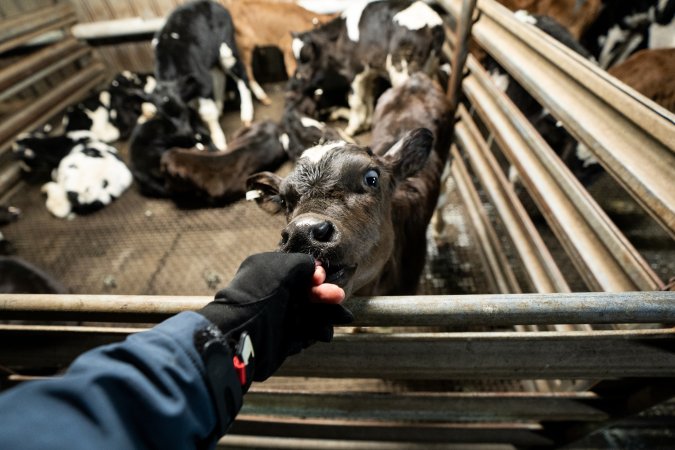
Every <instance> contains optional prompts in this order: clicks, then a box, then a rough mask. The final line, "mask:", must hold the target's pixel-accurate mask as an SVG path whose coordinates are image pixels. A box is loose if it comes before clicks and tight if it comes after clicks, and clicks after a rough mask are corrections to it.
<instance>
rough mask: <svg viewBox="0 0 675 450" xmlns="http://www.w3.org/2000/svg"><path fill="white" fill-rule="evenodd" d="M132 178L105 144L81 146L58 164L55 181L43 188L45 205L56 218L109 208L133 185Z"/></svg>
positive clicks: (95, 143) (54, 176)
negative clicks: (107, 206) (110, 204)
mask: <svg viewBox="0 0 675 450" xmlns="http://www.w3.org/2000/svg"><path fill="white" fill-rule="evenodd" d="M131 181H132V176H131V172H130V171H129V169H127V166H126V165H125V164H124V163H123V162H122V160H121V159H120V157H119V156H118V154H117V150H116V149H115V148H114V147H111V146H109V145H107V144H105V143H103V142H95V141H92V142H87V143H84V144H78V145H76V146H75V148H73V150H72V151H71V152H70V153H69V154H68V155H67V156H66V157H65V158H63V160H61V162H60V163H59V166H58V168H57V170H56V171H55V173H54V174H53V181H51V182H49V183H47V184H45V185H44V186H42V192H44V193H45V194H47V202H46V206H47V209H48V210H49V212H51V213H52V214H53V215H55V216H56V217H67V216H68V215H69V214H70V213H71V212H74V213H77V214H84V213H88V212H93V211H96V210H98V209H101V208H103V207H104V206H106V205H108V204H109V203H110V202H112V201H113V200H114V199H116V198H117V197H119V196H120V195H122V193H123V192H124V191H125V190H126V189H127V188H128V187H129V186H130V185H131Z"/></svg>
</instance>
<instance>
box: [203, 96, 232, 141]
mask: <svg viewBox="0 0 675 450" xmlns="http://www.w3.org/2000/svg"><path fill="white" fill-rule="evenodd" d="M197 111H198V112H199V117H201V119H202V121H203V122H204V123H205V124H206V126H207V128H208V129H209V134H210V135H211V140H212V141H213V145H215V146H216V148H217V149H218V150H221V151H223V150H225V149H227V141H226V140H225V133H223V129H222V128H221V127H220V122H218V119H219V118H220V111H218V107H217V106H216V102H215V101H214V100H213V99H212V98H198V99H197Z"/></svg>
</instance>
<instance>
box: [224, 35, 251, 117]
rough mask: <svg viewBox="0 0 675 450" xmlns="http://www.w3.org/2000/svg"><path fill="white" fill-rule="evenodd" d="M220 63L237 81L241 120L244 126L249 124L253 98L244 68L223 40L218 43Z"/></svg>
mask: <svg viewBox="0 0 675 450" xmlns="http://www.w3.org/2000/svg"><path fill="white" fill-rule="evenodd" d="M220 64H221V66H222V68H223V70H224V71H225V72H227V73H228V74H229V75H230V76H232V78H234V79H235V81H236V83H237V90H238V91H239V98H240V99H241V100H240V104H239V109H240V113H239V114H240V117H241V121H242V122H243V124H244V126H250V125H251V123H252V122H253V100H252V97H251V90H250V89H249V83H248V76H247V75H246V69H245V68H244V65H243V64H242V62H241V59H240V58H239V57H238V55H237V54H236V53H235V52H234V51H233V49H232V48H230V46H229V45H227V44H226V43H225V42H223V43H222V44H220Z"/></svg>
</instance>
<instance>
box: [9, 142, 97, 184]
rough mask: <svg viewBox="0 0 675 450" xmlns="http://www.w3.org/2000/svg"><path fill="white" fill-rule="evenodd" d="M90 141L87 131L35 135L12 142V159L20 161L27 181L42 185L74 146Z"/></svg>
mask: <svg viewBox="0 0 675 450" xmlns="http://www.w3.org/2000/svg"><path fill="white" fill-rule="evenodd" d="M90 140H91V133H90V132H88V131H71V132H68V133H66V134H63V135H60V136H46V135H44V134H43V133H35V134H32V135H27V136H25V137H20V138H19V139H17V140H16V141H15V142H14V145H13V151H14V157H15V158H17V159H18V160H19V161H20V163H21V168H22V169H23V172H24V175H25V176H26V178H27V179H28V180H29V181H32V182H39V183H44V182H45V181H47V180H49V179H50V177H51V174H52V171H53V170H54V169H56V168H57V167H58V165H59V163H60V162H61V160H62V159H63V158H65V157H66V155H68V154H69V153H70V151H71V150H72V149H73V148H74V147H75V146H76V145H78V144H81V143H85V142H88V141H90Z"/></svg>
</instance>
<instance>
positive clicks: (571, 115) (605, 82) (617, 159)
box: [441, 0, 675, 238]
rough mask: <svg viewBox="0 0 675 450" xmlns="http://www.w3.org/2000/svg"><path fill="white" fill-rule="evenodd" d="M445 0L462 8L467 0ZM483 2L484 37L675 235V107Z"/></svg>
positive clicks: (477, 32) (478, 29) (480, 36)
mask: <svg viewBox="0 0 675 450" xmlns="http://www.w3.org/2000/svg"><path fill="white" fill-rule="evenodd" d="M441 3H442V4H443V5H444V6H446V7H447V8H448V9H449V10H451V11H453V12H454V14H455V15H459V14H460V11H459V0H444V1H441ZM479 8H480V10H481V12H482V13H483V16H482V19H481V21H480V22H479V23H477V24H476V25H475V26H474V28H473V36H474V37H475V39H476V40H477V41H478V43H479V44H480V45H481V46H482V47H483V48H484V49H485V50H487V51H488V52H489V53H490V54H491V55H492V56H493V57H494V58H495V59H496V60H497V61H498V62H499V63H500V64H501V65H502V67H504V68H505V69H506V70H507V71H508V72H509V73H510V74H511V75H512V76H513V77H514V78H515V79H516V80H517V81H518V82H519V83H520V84H521V85H522V86H524V87H525V88H526V89H527V90H528V92H530V93H531V94H532V95H533V96H534V97H535V98H536V99H537V100H538V101H539V102H540V103H541V104H542V105H543V106H545V107H546V108H547V109H548V110H549V111H551V113H552V114H553V115H554V116H555V117H556V118H557V119H559V120H561V121H562V122H563V123H564V125H565V128H566V129H567V130H569V131H570V133H571V134H572V135H573V136H574V137H575V138H576V139H578V140H579V141H581V142H583V143H584V144H585V145H586V146H587V147H588V149H589V150H590V151H591V152H592V153H593V154H594V155H595V156H596V157H597V159H598V160H599V161H600V163H601V164H602V166H603V167H604V168H605V169H606V170H607V171H608V172H609V173H610V174H611V175H612V176H613V177H614V178H616V179H617V180H618V181H619V183H620V184H621V185H622V186H623V187H624V188H625V189H626V190H627V191H628V192H629V193H630V194H631V195H632V196H633V197H634V198H635V199H636V200H637V201H638V202H639V203H640V204H642V206H643V207H645V209H646V210H647V211H648V212H649V213H650V214H651V215H652V216H653V217H654V218H655V219H656V220H657V221H658V222H659V223H660V224H661V225H662V226H663V227H664V229H665V230H666V231H667V232H668V233H670V235H671V237H673V238H675V189H673V186H672V174H673V172H675V115H673V114H672V113H670V112H668V111H666V110H665V109H664V108H661V107H660V106H658V105H656V104H655V103H653V102H652V101H650V100H648V99H646V98H644V97H643V96H641V95H640V94H638V93H637V92H635V91H633V90H632V89H630V88H628V87H627V86H625V85H623V84H622V83H620V82H619V81H618V80H616V79H614V78H613V77H611V76H610V75H609V74H607V73H606V72H604V71H602V70H601V69H599V68H597V67H595V66H594V65H593V64H592V63H590V62H589V61H586V60H584V59H583V58H582V57H580V56H579V55H577V54H575V53H574V52H572V51H571V50H569V49H567V48H566V47H564V46H563V45H562V44H560V43H558V42H556V41H555V40H554V39H552V38H550V37H549V36H547V35H545V33H542V32H541V31H540V30H538V29H536V28H535V27H531V26H527V25H525V24H523V23H521V22H520V21H518V20H516V19H515V18H514V17H513V15H512V14H511V13H510V12H509V11H508V10H506V9H505V8H504V7H502V6H501V5H499V4H497V3H496V2H495V1H493V0H480V1H479ZM521 174H522V172H521Z"/></svg>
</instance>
